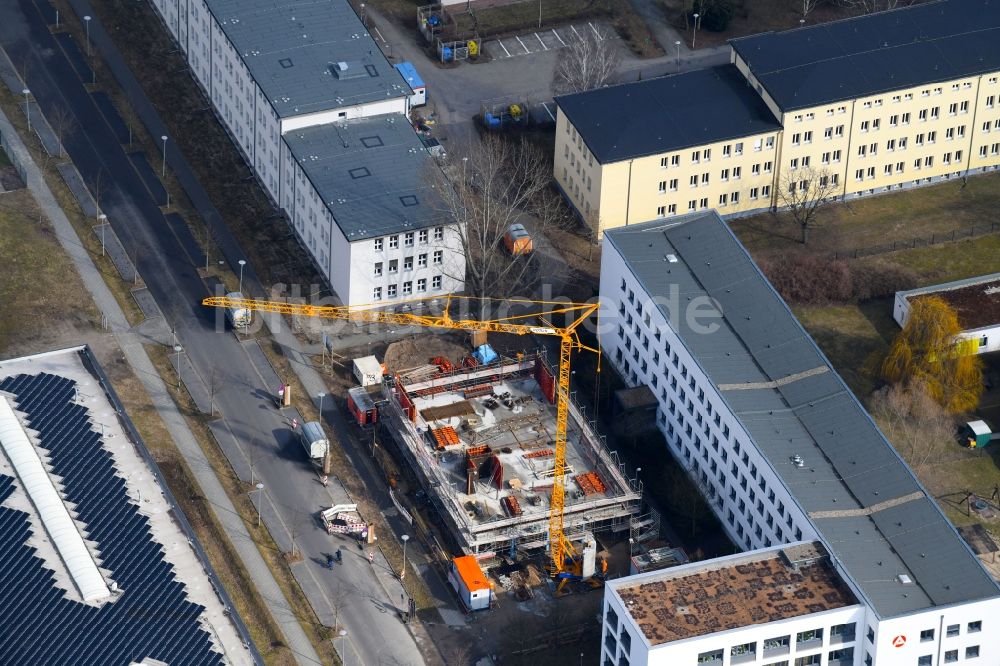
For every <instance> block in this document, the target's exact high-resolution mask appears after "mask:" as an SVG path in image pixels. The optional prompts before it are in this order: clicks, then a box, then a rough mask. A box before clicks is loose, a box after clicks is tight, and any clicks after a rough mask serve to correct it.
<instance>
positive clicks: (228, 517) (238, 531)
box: [0, 111, 320, 664]
mask: <svg viewBox="0 0 1000 666" xmlns="http://www.w3.org/2000/svg"><path fill="white" fill-rule="evenodd" d="M0 132H2V133H3V136H4V137H5V138H6V139H7V141H8V146H9V147H10V150H12V151H13V152H14V153H15V155H16V156H17V159H18V160H19V161H20V162H21V163H22V164H23V165H24V166H25V171H26V173H27V185H28V188H29V189H30V190H31V191H32V193H33V194H34V196H35V199H36V200H37V201H38V205H39V206H41V208H42V209H43V210H44V212H45V215H46V216H47V217H48V218H49V220H50V221H51V223H52V226H53V228H54V230H55V234H56V238H57V239H58V240H59V244H60V245H62V247H63V249H64V251H65V252H66V254H67V255H68V256H69V257H70V259H71V260H72V261H73V264H74V266H75V267H76V270H77V272H78V273H79V274H80V278H81V279H82V280H83V283H84V285H85V286H86V288H87V290H88V291H89V292H90V294H91V297H92V298H93V299H94V303H95V304H96V305H97V307H98V308H99V309H100V310H101V312H102V313H103V314H104V316H105V317H106V318H107V322H108V327H109V329H110V330H111V332H112V333H113V335H114V336H115V339H116V341H117V342H118V345H119V347H120V348H121V350H122V353H123V354H124V356H125V358H126V360H127V361H128V363H129V365H130V366H131V367H132V369H133V371H134V372H135V375H136V377H138V378H139V380H140V381H141V382H142V384H143V386H144V387H145V389H146V392H147V393H148V394H149V398H150V400H151V401H152V403H153V404H154V405H155V407H156V411H157V413H158V414H159V416H160V418H161V419H162V420H163V423H164V425H165V426H166V428H167V430H168V431H169V432H170V435H171V437H172V438H173V440H174V442H175V443H176V444H177V448H178V450H179V451H180V452H181V455H183V456H184V459H185V461H186V462H187V464H188V467H190V469H191V471H192V472H193V474H194V475H195V478H196V480H197V482H198V485H199V487H200V488H201V490H202V492H203V493H204V494H205V499H206V501H207V502H208V503H209V505H210V506H212V509H213V511H215V514H216V517H217V518H218V519H219V522H220V523H221V524H222V526H223V527H224V528H225V530H226V533H227V534H229V537H230V540H231V541H232V544H233V547H234V548H235V549H236V551H237V553H239V555H240V559H242V560H243V563H244V565H245V566H246V568H247V570H248V571H249V573H250V576H251V577H252V578H253V579H254V581H256V584H257V588H258V590H259V592H260V594H261V597H262V598H263V599H264V601H265V603H267V605H268V609H269V610H270V612H271V614H272V616H273V617H274V619H275V621H276V622H277V623H278V624H279V626H280V627H281V629H282V631H283V632H284V634H285V640H286V642H287V644H288V646H289V648H290V649H291V650H292V652H293V653H294V654H295V656H296V659H297V660H298V662H299V663H301V664H310V663H311V664H319V663H320V659H319V655H317V654H316V651H315V650H314V649H313V646H312V644H311V643H310V642H309V639H308V638H307V637H306V635H305V632H304V631H303V630H302V627H301V626H299V623H298V619H297V618H296V617H295V615H294V614H293V612H292V609H291V607H290V606H289V605H288V602H287V601H286V600H285V597H284V595H283V594H282V592H281V588H279V587H278V583H277V581H275V579H274V577H273V576H272V575H271V571H270V569H268V567H267V564H266V563H265V562H264V559H263V558H262V557H261V555H260V552H259V551H258V550H257V545H256V544H255V543H254V541H253V539H252V538H251V537H250V534H249V532H247V529H246V526H245V525H244V524H243V521H242V519H241V518H240V516H239V514H238V513H237V512H236V508H235V507H234V506H233V504H232V503H231V502H230V501H229V497H228V496H227V495H226V492H225V490H223V488H222V485H221V484H220V483H219V480H218V478H217V477H216V476H215V473H214V472H213V471H212V467H211V465H210V464H209V462H208V460H207V459H206V458H205V454H204V453H203V452H202V450H201V447H200V446H199V445H198V442H197V440H196V439H195V437H194V434H193V433H192V432H191V430H190V429H189V428H188V425H187V422H186V421H185V420H184V417H183V416H182V415H181V413H180V412H179V411H178V410H177V406H176V405H175V404H174V402H173V400H172V398H171V397H170V394H169V392H168V391H167V387H166V386H165V385H164V383H163V380H162V379H161V378H160V375H159V373H158V372H157V370H156V368H155V367H154V366H153V363H152V361H150V360H149V356H147V354H146V350H145V348H144V347H143V346H142V340H141V339H140V338H139V336H137V335H136V334H135V333H134V332H133V331H132V330H131V328H130V327H129V324H128V321H127V320H126V319H125V314H124V313H123V312H122V310H121V308H120V307H119V305H118V302H117V301H116V300H115V297H114V295H112V293H111V291H110V289H108V286H107V285H106V284H105V283H104V279H103V278H102V276H101V274H100V272H99V271H98V270H97V267H96V266H95V265H94V262H93V261H92V260H91V258H90V255H89V254H88V253H87V250H86V249H85V248H84V246H83V244H82V243H81V242H80V239H79V237H78V236H77V234H76V231H75V230H74V229H73V226H72V225H71V224H70V221H69V220H68V219H67V218H66V215H65V213H63V210H62V208H60V207H59V204H58V202H57V201H56V198H55V196H54V195H53V194H52V191H51V190H50V189H49V187H48V185H47V184H46V183H45V180H44V178H43V177H42V175H41V172H40V171H39V169H38V166H37V165H36V164H35V162H34V160H33V159H32V157H31V154H30V153H29V152H28V150H27V148H26V147H25V146H24V143H23V142H22V141H21V137H20V136H19V135H18V134H17V131H16V130H15V129H14V127H13V126H12V125H11V124H10V122H9V120H8V119H7V116H6V115H5V114H4V113H3V112H2V111H0Z"/></svg>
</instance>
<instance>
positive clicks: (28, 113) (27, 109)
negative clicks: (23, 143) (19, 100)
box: [21, 88, 31, 134]
mask: <svg viewBox="0 0 1000 666" xmlns="http://www.w3.org/2000/svg"><path fill="white" fill-rule="evenodd" d="M21 92H23V93H24V115H25V116H27V118H28V133H29V134H30V133H31V107H29V106H28V95H30V94H31V91H30V90H28V89H27V88H25V89H24V90H22V91H21Z"/></svg>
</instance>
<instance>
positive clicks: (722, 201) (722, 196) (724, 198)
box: [719, 194, 729, 206]
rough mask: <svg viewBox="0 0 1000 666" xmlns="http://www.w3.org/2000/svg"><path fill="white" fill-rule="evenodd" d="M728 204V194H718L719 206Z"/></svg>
mask: <svg viewBox="0 0 1000 666" xmlns="http://www.w3.org/2000/svg"><path fill="white" fill-rule="evenodd" d="M728 204H729V195H728V194H720V195H719V205H720V206H726V205H728Z"/></svg>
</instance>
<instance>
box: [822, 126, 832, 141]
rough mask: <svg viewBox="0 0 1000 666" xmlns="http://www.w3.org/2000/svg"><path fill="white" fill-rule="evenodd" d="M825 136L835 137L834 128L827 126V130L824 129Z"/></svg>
mask: <svg viewBox="0 0 1000 666" xmlns="http://www.w3.org/2000/svg"><path fill="white" fill-rule="evenodd" d="M823 138H824V139H832V138H833V128H832V127H827V128H826V129H825V130H823Z"/></svg>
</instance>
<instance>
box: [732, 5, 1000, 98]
mask: <svg viewBox="0 0 1000 666" xmlns="http://www.w3.org/2000/svg"><path fill="white" fill-rule="evenodd" d="M998 43H1000V3H997V2H995V1H993V0H941V1H940V2H929V3H925V4H920V5H915V6H912V7H906V8H903V9H897V10H894V11H890V12H881V13H878V14H872V15H869V16H861V17H858V18H853V19H846V20H843V21H836V22H833V23H824V24H822V25H816V26H810V27H808V28H800V29H797V30H788V31H785V32H779V33H774V32H767V33H763V34H760V35H753V36H751V37H741V38H738V39H733V40H730V44H732V47H733V49H734V50H735V51H736V52H737V53H738V54H739V55H740V57H742V58H743V60H744V61H745V62H746V63H747V64H748V65H749V67H750V70H751V71H752V72H753V73H754V74H755V75H756V77H757V79H758V80H759V81H760V82H761V84H763V86H764V88H766V89H767V91H768V92H769V93H770V94H771V97H773V98H774V100H775V102H776V103H777V104H778V106H780V107H781V108H782V109H784V110H786V111H789V110H793V109H801V108H806V107H810V106H817V105H820V104H825V103H831V102H837V101H841V100H845V99H853V98H856V97H864V96H867V95H876V94H878V93H882V92H888V91H890V90H899V89H901V88H907V87H911V86H919V85H922V84H929V83H935V82H939V81H947V80H950V79H956V78H959V77H964V76H973V75H976V74H982V73H985V72H993V71H996V70H998V69H1000V49H998V48H997V47H996V45H997V44H998Z"/></svg>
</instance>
